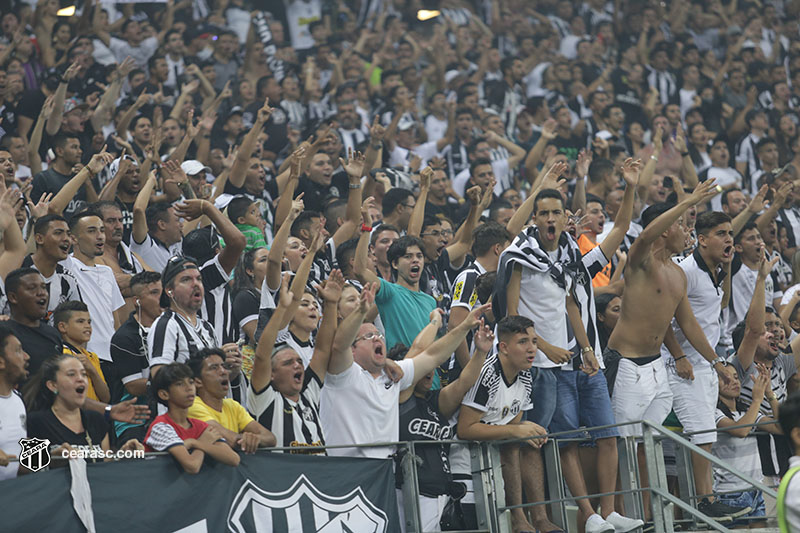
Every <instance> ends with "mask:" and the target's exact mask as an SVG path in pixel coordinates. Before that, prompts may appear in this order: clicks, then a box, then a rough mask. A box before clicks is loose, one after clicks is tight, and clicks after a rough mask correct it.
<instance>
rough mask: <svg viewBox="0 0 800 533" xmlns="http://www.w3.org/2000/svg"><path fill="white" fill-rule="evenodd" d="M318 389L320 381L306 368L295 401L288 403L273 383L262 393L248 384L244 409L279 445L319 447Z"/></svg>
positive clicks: (322, 442) (321, 437)
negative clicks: (301, 387)
mask: <svg viewBox="0 0 800 533" xmlns="http://www.w3.org/2000/svg"><path fill="white" fill-rule="evenodd" d="M321 390H322V381H321V380H320V379H319V377H318V376H317V375H316V374H315V373H314V371H313V370H311V369H310V368H307V369H306V371H305V377H304V379H303V389H302V390H301V391H300V399H299V401H298V402H293V401H292V400H289V399H288V398H286V397H285V396H284V395H282V394H281V393H280V392H278V391H277V390H275V388H274V387H273V386H272V383H270V384H269V385H267V386H266V388H264V389H263V390H261V391H256V390H253V387H252V385H250V388H249V390H248V393H247V410H248V411H250V414H252V415H253V417H255V418H256V420H258V422H259V423H260V424H261V425H262V426H264V427H265V428H267V429H268V430H270V431H271V432H272V433H273V434H274V435H275V438H276V439H277V441H278V446H287V447H288V446H292V447H295V446H298V447H300V446H322V445H324V444H325V439H324V438H323V435H322V425H321V424H320V421H319V396H320V391H321ZM317 453H324V452H317Z"/></svg>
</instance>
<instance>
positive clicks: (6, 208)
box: [0, 189, 46, 279]
mask: <svg viewBox="0 0 800 533" xmlns="http://www.w3.org/2000/svg"><path fill="white" fill-rule="evenodd" d="M42 198H43V199H44V198H46V195H42ZM19 202H25V198H24V196H22V195H20V193H19V189H6V190H5V191H4V192H3V194H2V195H0V231H1V232H2V234H3V253H1V254H0V278H2V279H6V276H7V275H8V273H9V272H11V271H12V270H15V269H17V268H19V267H20V266H22V261H23V260H24V259H25V255H26V254H27V251H28V247H27V246H26V245H25V240H24V239H23V238H22V231H21V230H20V229H19V225H18V224H17V219H16V218H15V217H14V213H15V212H16V207H17V206H18V205H19Z"/></svg>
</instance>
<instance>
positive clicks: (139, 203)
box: [131, 172, 156, 244]
mask: <svg viewBox="0 0 800 533" xmlns="http://www.w3.org/2000/svg"><path fill="white" fill-rule="evenodd" d="M155 188H156V173H155V172H151V173H150V175H149V176H148V177H147V181H146V182H145V183H144V185H143V186H142V188H141V190H140V191H139V194H137V195H136V200H135V201H134V202H133V231H132V232H131V238H132V239H133V242H135V243H136V244H142V243H143V242H144V241H145V239H146V238H147V216H146V214H145V212H146V211H147V204H149V203H150V196H151V195H152V194H153V190H154V189H155Z"/></svg>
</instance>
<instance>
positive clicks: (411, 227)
mask: <svg viewBox="0 0 800 533" xmlns="http://www.w3.org/2000/svg"><path fill="white" fill-rule="evenodd" d="M432 177H433V169H432V168H431V166H430V165H428V166H426V167H425V168H423V169H422V170H421V171H420V172H419V196H417V203H416V204H415V205H414V209H413V210H412V211H411V216H410V217H409V218H408V228H407V232H406V234H407V235H411V236H413V237H419V234H420V233H421V232H422V223H423V221H424V220H425V204H427V203H428V192H429V191H430V190H431V178H432Z"/></svg>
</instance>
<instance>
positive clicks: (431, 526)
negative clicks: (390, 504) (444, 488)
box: [395, 489, 448, 533]
mask: <svg viewBox="0 0 800 533" xmlns="http://www.w3.org/2000/svg"><path fill="white" fill-rule="evenodd" d="M395 490H396V491H397V508H398V511H399V512H400V531H401V533H405V532H406V520H405V507H404V504H403V501H404V500H403V489H395ZM447 498H448V496H447V495H441V496H438V497H436V498H431V497H429V496H423V495H422V494H420V495H419V518H420V522H422V531H426V532H427V531H441V525H440V524H439V521H440V520H441V519H442V511H444V506H445V505H446V504H447Z"/></svg>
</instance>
